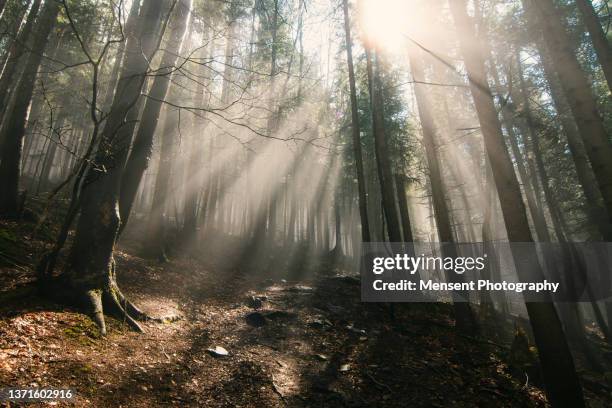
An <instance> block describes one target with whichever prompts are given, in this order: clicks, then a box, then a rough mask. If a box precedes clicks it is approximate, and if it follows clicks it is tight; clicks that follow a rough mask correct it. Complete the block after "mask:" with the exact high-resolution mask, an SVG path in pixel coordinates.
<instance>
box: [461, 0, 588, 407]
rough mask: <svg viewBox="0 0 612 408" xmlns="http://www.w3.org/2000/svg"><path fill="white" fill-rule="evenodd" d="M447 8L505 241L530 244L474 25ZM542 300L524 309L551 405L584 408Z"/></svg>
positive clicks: (557, 325) (557, 328)
mask: <svg viewBox="0 0 612 408" xmlns="http://www.w3.org/2000/svg"><path fill="white" fill-rule="evenodd" d="M545 1H547V0H545ZM449 4H450V9H451V13H452V15H453V19H454V21H455V25H456V27H457V31H458V36H459V42H460V48H461V52H462V54H463V56H464V61H465V66H466V70H467V73H468V79H469V83H470V91H471V93H472V97H473V99H474V104H475V107H476V113H477V115H478V119H479V121H480V125H481V130H482V133H483V136H484V141H485V147H486V150H487V155H488V157H489V160H490V163H491V165H492V170H493V178H494V180H495V185H496V187H497V192H498V194H499V198H500V203H501V208H502V215H503V218H504V221H505V223H506V229H507V231H508V238H509V240H510V242H532V241H533V238H532V235H531V231H530V229H529V222H528V221H527V213H526V209H525V205H524V203H523V199H522V197H521V191H520V187H519V184H518V181H517V179H516V175H515V173H514V169H513V167H512V162H511V161H510V157H509V156H508V152H507V151H506V149H505V146H504V139H503V134H502V131H501V124H500V122H499V118H498V116H497V110H496V108H495V104H494V103H493V96H492V94H491V90H490V88H489V85H488V82H487V78H486V70H485V64H484V58H483V57H482V54H481V50H480V48H479V42H478V40H477V38H476V33H475V29H474V26H473V23H472V21H471V19H470V17H469V16H468V14H467V11H466V1H465V0H452V1H450V2H449ZM531 255H532V256H530V259H537V254H535V250H534V253H533V254H531ZM515 264H516V265H521V260H520V259H519V258H518V257H517V256H515ZM534 269H535V268H534ZM517 272H518V274H519V278H523V279H526V278H527V277H526V276H524V275H525V271H524V270H523V269H522V268H517ZM531 272H532V273H531V274H530V275H533V272H535V273H536V275H539V276H535V277H534V276H530V277H529V278H530V279H533V278H535V279H536V280H539V278H542V279H543V274H542V272H541V269H539V274H538V273H537V270H536V271H531ZM542 300H543V301H542V302H540V303H533V302H527V303H526V308H527V313H528V315H529V319H530V321H531V325H532V328H533V333H534V337H535V342H536V345H537V347H538V351H539V356H540V361H541V363H542V371H543V373H544V382H545V385H546V391H547V395H548V397H549V400H550V403H551V404H552V405H553V406H555V407H557V406H558V407H584V397H583V393H582V387H581V386H580V381H579V379H578V375H577V374H576V369H575V366H574V362H573V359H572V355H571V353H570V349H569V346H568V344H567V340H566V338H565V335H564V333H563V329H562V326H561V322H560V320H559V316H558V315H557V312H556V310H555V307H554V305H553V303H552V300H551V299H550V297H549V296H543V297H542Z"/></svg>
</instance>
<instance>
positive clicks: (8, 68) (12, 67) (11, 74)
mask: <svg viewBox="0 0 612 408" xmlns="http://www.w3.org/2000/svg"><path fill="white" fill-rule="evenodd" d="M40 4H41V0H34V3H32V7H31V8H30V12H29V13H28V18H27V19H26V22H25V25H24V26H23V29H21V31H19V35H18V36H17V39H16V40H15V41H13V42H12V44H11V47H10V50H9V53H8V57H7V60H6V65H5V67H4V70H3V71H2V76H1V77H0V117H2V116H3V115H4V113H5V110H6V109H7V105H8V103H9V100H10V96H11V94H12V93H11V87H12V86H13V84H14V83H15V82H16V81H15V80H18V78H15V73H16V72H18V70H17V68H18V67H19V65H20V61H21V57H22V56H23V54H24V52H25V51H26V50H27V49H28V47H29V46H30V45H31V46H32V47H36V49H39V48H40V44H37V42H36V41H32V44H30V41H29V40H30V36H31V35H32V30H33V28H34V24H35V20H36V17H37V15H38V10H39V9H40ZM41 18H42V15H41ZM41 23H42V20H39V21H37V22H36V26H37V27H39V28H38V30H44V27H41ZM49 31H50V30H49ZM38 38H39V37H38V36H37V37H36V39H38ZM45 38H46V37H45ZM45 45H46V42H45ZM43 50H44V48H43ZM32 51H33V52H34V48H33V49H32ZM25 69H26V70H28V69H30V67H29V64H28V65H27V66H26V67H25ZM0 140H2V139H1V138H0Z"/></svg>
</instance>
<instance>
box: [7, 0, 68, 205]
mask: <svg viewBox="0 0 612 408" xmlns="http://www.w3.org/2000/svg"><path fill="white" fill-rule="evenodd" d="M58 13H59V3H57V2H55V1H49V2H47V3H45V6H44V7H43V9H42V11H41V14H40V18H39V19H38V21H37V30H36V32H35V34H34V37H33V41H32V44H33V48H32V52H31V53H30V54H29V55H28V59H27V60H26V63H25V67H24V72H23V74H22V76H21V80H20V81H19V83H18V85H17V86H16V88H15V97H14V98H13V101H12V102H11V105H10V106H9V107H8V109H7V112H6V120H5V121H4V122H3V123H2V125H3V128H2V134H0V140H3V139H4V147H3V149H2V152H1V162H0V180H2V183H0V215H5V216H9V217H15V216H17V215H18V212H19V174H20V172H21V171H20V168H21V153H22V150H23V138H24V136H25V122H26V117H27V114H28V107H29V106H30V101H31V99H32V92H33V91H34V83H35V80H36V74H37V72H38V67H39V66H40V62H41V60H42V57H43V53H44V50H45V47H46V45H47V41H48V37H49V33H50V32H51V29H52V28H53V26H54V25H55V20H56V18H57V14H58Z"/></svg>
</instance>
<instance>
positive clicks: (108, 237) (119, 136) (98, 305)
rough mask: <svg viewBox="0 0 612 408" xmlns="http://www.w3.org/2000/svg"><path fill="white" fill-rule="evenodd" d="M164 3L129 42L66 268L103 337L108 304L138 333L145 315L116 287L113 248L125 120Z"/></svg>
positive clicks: (127, 134)
mask: <svg viewBox="0 0 612 408" xmlns="http://www.w3.org/2000/svg"><path fill="white" fill-rule="evenodd" d="M163 4H164V1H163V0H149V1H147V2H145V3H144V5H143V9H142V10H141V13H140V19H139V20H140V21H139V24H138V27H139V28H138V30H137V35H136V36H135V38H130V39H129V40H128V44H127V46H126V58H125V61H124V62H125V63H124V64H123V67H122V74H121V77H120V80H119V83H118V85H117V92H116V94H115V97H114V100H113V103H112V106H111V109H110V113H109V116H108V119H107V121H106V124H105V126H104V129H103V130H102V133H101V135H100V148H99V149H98V151H97V153H96V156H95V160H94V168H93V169H92V170H90V171H89V172H88V174H87V175H86V180H85V183H84V187H83V193H82V204H81V216H80V217H79V221H78V223H77V228H76V234H75V237H74V243H73V246H72V249H71V254H70V259H69V261H68V266H67V274H66V277H67V279H68V282H69V285H70V287H71V289H72V293H76V294H78V295H79V296H80V297H81V298H82V300H83V301H84V302H85V303H86V304H87V305H89V306H90V308H91V313H92V314H93V317H94V319H95V321H96V323H97V324H98V326H99V327H100V332H101V333H102V334H103V335H104V334H106V327H105V323H104V314H103V312H104V311H103V305H104V307H105V308H106V307H108V311H109V312H114V313H116V314H118V315H120V317H122V318H124V319H125V320H126V321H127V322H128V323H129V324H130V325H131V326H132V327H133V328H135V329H136V330H142V329H141V328H140V326H139V325H138V323H136V321H135V320H134V318H133V317H132V316H134V317H137V318H138V317H142V316H143V315H142V313H140V311H138V309H136V308H135V307H133V305H131V304H128V302H127V301H126V300H125V298H124V297H123V295H122V294H121V291H120V290H119V288H118V286H117V283H116V280H115V267H114V266H115V263H114V259H113V249H114V246H115V241H116V238H117V233H118V230H119V225H120V223H121V219H120V216H119V188H120V186H121V178H122V175H123V171H124V167H125V162H126V159H127V155H128V149H129V146H130V142H131V138H132V132H133V125H132V126H130V125H129V123H128V122H126V119H127V118H128V117H129V116H130V111H131V110H134V109H135V105H136V103H137V101H138V99H139V97H140V93H141V91H142V88H143V84H144V82H145V76H146V73H147V71H148V69H149V61H151V60H152V58H153V57H154V55H155V52H156V50H157V47H156V46H157V41H158V36H159V35H160V33H159V31H160V30H159V27H160V22H161V15H162V9H163Z"/></svg>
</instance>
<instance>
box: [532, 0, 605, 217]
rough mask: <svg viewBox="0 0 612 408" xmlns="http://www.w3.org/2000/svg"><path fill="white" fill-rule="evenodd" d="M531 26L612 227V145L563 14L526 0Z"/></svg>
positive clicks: (548, 2)
mask: <svg viewBox="0 0 612 408" xmlns="http://www.w3.org/2000/svg"><path fill="white" fill-rule="evenodd" d="M523 5H524V7H525V12H526V14H527V19H528V21H529V24H530V25H531V26H532V27H534V28H536V29H537V28H538V27H539V29H540V30H541V34H542V35H543V38H544V40H545V43H546V45H547V47H548V51H549V52H550V56H551V58H552V60H553V61H554V67H555V70H556V72H557V75H558V76H559V80H560V83H561V87H562V89H563V92H564V94H565V97H566V100H567V103H568V104H569V106H570V109H571V111H572V114H573V115H574V120H575V121H576V125H577V126H578V130H579V132H580V135H581V137H582V140H583V142H584V146H585V148H586V153H587V155H588V157H589V160H590V162H591V167H592V168H593V172H594V173H595V178H596V180H597V184H598V186H599V189H600V191H601V195H602V197H603V200H604V206H605V208H606V211H607V216H608V223H609V224H612V160H610V157H612V145H611V144H610V140H609V136H608V133H607V132H606V129H605V127H604V124H603V121H602V118H601V116H600V115H599V113H598V111H597V104H596V102H595V99H594V97H593V94H592V93H591V87H590V84H589V82H588V80H587V78H586V75H585V73H584V71H583V70H582V68H581V66H580V64H579V62H578V60H577V58H576V55H575V54H574V51H573V50H572V47H570V46H569V45H570V44H571V41H570V38H569V35H568V33H567V32H566V30H565V28H564V27H563V24H562V23H561V17H560V15H559V11H558V10H557V9H556V7H555V5H554V3H553V1H552V0H538V1H534V0H523Z"/></svg>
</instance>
